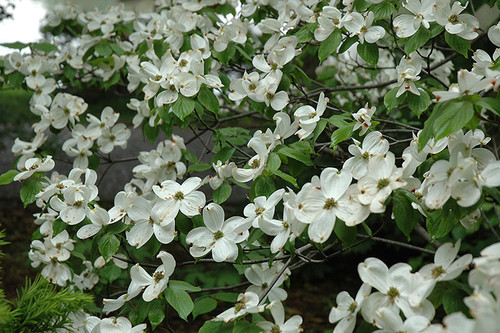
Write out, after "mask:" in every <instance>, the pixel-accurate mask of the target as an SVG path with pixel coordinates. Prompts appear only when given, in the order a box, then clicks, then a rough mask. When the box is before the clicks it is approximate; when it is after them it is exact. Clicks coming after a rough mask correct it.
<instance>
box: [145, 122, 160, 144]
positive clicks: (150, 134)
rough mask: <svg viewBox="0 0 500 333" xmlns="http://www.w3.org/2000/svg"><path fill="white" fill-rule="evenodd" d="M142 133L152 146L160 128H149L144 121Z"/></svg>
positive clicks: (147, 123)
mask: <svg viewBox="0 0 500 333" xmlns="http://www.w3.org/2000/svg"><path fill="white" fill-rule="evenodd" d="M142 133H144V135H145V136H146V138H148V139H149V141H151V144H153V143H154V142H155V141H156V139H157V138H158V134H160V128H159V127H158V126H155V127H151V126H149V122H147V121H146V122H145V123H144V126H143V127H142Z"/></svg>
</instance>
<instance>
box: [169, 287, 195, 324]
mask: <svg viewBox="0 0 500 333" xmlns="http://www.w3.org/2000/svg"><path fill="white" fill-rule="evenodd" d="M165 297H166V299H167V302H168V304H170V305H171V306H172V307H173V308H174V309H175V311H177V313H178V314H179V317H181V318H182V319H184V320H185V321H187V316H189V314H190V313H191V311H193V308H194V304H193V300H192V299H191V297H190V296H189V294H188V293H187V292H185V291H184V290H182V289H173V288H167V289H166V290H165Z"/></svg>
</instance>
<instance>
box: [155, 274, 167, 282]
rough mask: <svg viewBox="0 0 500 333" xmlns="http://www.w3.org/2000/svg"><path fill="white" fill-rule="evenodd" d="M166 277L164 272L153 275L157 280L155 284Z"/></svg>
mask: <svg viewBox="0 0 500 333" xmlns="http://www.w3.org/2000/svg"><path fill="white" fill-rule="evenodd" d="M164 276H165V275H164V274H163V272H156V273H155V275H153V278H154V279H155V282H156V283H158V282H160V281H161V279H163V277H164Z"/></svg>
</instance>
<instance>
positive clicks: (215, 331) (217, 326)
mask: <svg viewBox="0 0 500 333" xmlns="http://www.w3.org/2000/svg"><path fill="white" fill-rule="evenodd" d="M222 325H223V322H222V321H206V322H205V324H203V326H202V327H201V328H200V330H199V331H198V333H221V326H222ZM228 332H231V330H229V331H228Z"/></svg>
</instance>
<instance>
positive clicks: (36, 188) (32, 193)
mask: <svg viewBox="0 0 500 333" xmlns="http://www.w3.org/2000/svg"><path fill="white" fill-rule="evenodd" d="M22 184H23V185H22V187H21V192H20V197H21V201H22V202H23V204H24V207H26V206H28V205H29V204H30V203H32V202H35V200H36V195H37V194H38V193H39V192H40V191H41V190H42V188H43V186H42V182H41V181H40V180H39V179H37V177H34V176H31V177H30V178H27V179H25V180H23V182H22Z"/></svg>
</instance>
